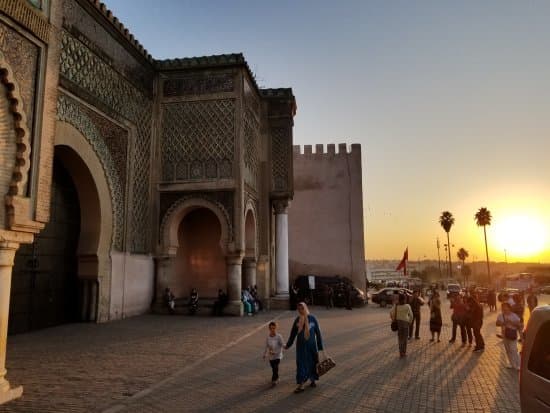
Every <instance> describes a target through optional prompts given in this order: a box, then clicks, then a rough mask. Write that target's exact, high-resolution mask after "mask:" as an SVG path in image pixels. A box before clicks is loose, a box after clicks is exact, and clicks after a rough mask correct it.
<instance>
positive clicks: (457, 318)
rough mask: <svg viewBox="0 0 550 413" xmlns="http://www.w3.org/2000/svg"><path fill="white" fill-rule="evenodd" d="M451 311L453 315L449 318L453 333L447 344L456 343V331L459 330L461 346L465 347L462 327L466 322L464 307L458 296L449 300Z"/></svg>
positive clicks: (464, 329) (464, 330)
mask: <svg viewBox="0 0 550 413" xmlns="http://www.w3.org/2000/svg"><path fill="white" fill-rule="evenodd" d="M451 309H452V310H453V315H452V316H451V321H452V322H453V332H452V336H451V339H450V340H449V343H451V344H452V343H454V342H455V341H456V329H457V327H458V328H460V338H461V339H462V345H463V346H464V345H466V327H465V325H464V323H465V321H466V307H465V306H464V303H463V302H462V298H461V297H460V296H456V297H454V298H453V299H452V300H451Z"/></svg>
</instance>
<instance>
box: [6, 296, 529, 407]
mask: <svg viewBox="0 0 550 413" xmlns="http://www.w3.org/2000/svg"><path fill="white" fill-rule="evenodd" d="M443 302H444V306H445V307H447V305H448V302H447V301H446V300H443ZM388 312H389V309H382V308H379V307H376V306H369V307H367V308H363V309H360V310H357V309H355V310H353V311H346V310H341V309H335V310H331V311H327V310H324V309H320V308H314V309H313V313H314V314H315V315H316V316H317V317H318V319H319V322H320V324H321V329H322V332H323V335H324V339H325V344H326V348H327V350H328V352H329V353H330V355H331V356H332V357H333V358H334V359H335V361H336V363H337V366H336V368H335V369H333V370H332V371H330V372H329V373H327V375H326V376H324V377H323V378H322V379H321V381H320V382H319V385H318V387H317V388H316V389H310V388H307V389H306V391H305V392H304V393H302V394H298V395H296V394H293V393H292V391H293V389H294V386H295V384H294V374H295V363H294V348H293V349H291V350H290V351H288V352H287V353H286V355H285V359H284V360H283V362H282V363H281V383H280V384H279V385H278V386H277V387H276V388H270V385H269V380H270V369H269V365H268V364H267V363H265V362H263V361H262V360H261V354H262V350H263V345H264V342H265V335H266V332H267V328H260V327H259V326H260V325H261V324H262V323H264V322H265V321H268V320H269V318H270V317H273V316H275V315H276V314H262V315H260V316H258V317H254V318H243V319H235V318H221V319H214V318H196V319H193V318H189V317H168V316H165V317H159V316H144V317H137V318H134V319H130V320H125V321H122V322H116V323H111V324H105V325H100V326H87V325H83V326H63V327H60V328H54V329H50V330H44V331H41V332H36V333H32V334H27V335H22V336H16V337H13V338H11V340H10V343H9V352H8V360H9V367H10V368H11V369H10V370H9V378H10V380H11V381H12V382H13V383H14V384H17V383H18V382H20V383H23V384H24V385H25V393H24V397H23V398H22V399H20V400H18V401H16V402H14V403H12V404H9V405H7V406H3V407H0V412H35V411H36V412H80V411H97V412H109V413H114V412H132V413H134V412H136V413H138V412H188V411H189V412H215V411H224V412H232V411H235V412H237V411H238V412H251V411H261V412H283V411H284V412H316V413H318V412H380V413H382V412H460V413H470V412H510V413H512V412H519V411H520V409H519V394H518V377H517V373H516V372H513V371H510V370H507V369H505V365H506V364H507V360H506V356H505V353H504V349H503V346H502V344H501V342H500V340H499V339H498V338H497V337H496V336H495V333H496V327H495V326H494V322H495V318H496V313H488V311H487V309H485V315H486V317H485V322H484V328H483V331H484V335H485V339H486V351H485V352H483V353H473V352H472V348H470V347H468V346H466V347H461V346H460V343H458V342H457V343H458V344H457V343H455V344H449V343H448V340H449V335H450V325H449V324H450V323H449V320H450V315H449V313H448V310H447V309H445V310H444V315H443V317H444V325H443V332H442V337H441V339H442V340H441V343H430V342H429V330H428V310H427V308H424V309H423V313H422V317H423V320H422V329H421V339H420V340H412V341H410V342H409V348H408V357H407V358H405V359H399V357H398V351H397V338H396V334H395V333H393V332H391V331H390V328H389V316H388ZM293 318H294V315H293V314H292V313H290V312H285V313H282V316H281V318H280V320H279V322H280V332H281V333H282V334H283V335H284V337H285V339H286V338H287V336H288V333H289V331H290V325H291V323H292V320H293ZM169 331H170V332H172V334H168V332H169ZM245 333H248V335H247V336H245V337H244V338H243V335H244V334H245ZM238 337H241V338H243V339H242V340H240V341H238V342H234V340H236V339H237V338H238ZM168 366H171V367H168Z"/></svg>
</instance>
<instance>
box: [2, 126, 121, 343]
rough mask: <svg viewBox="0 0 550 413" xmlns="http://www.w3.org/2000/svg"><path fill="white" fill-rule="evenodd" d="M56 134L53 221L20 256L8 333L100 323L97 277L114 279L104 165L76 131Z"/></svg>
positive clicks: (61, 128)
mask: <svg viewBox="0 0 550 413" xmlns="http://www.w3.org/2000/svg"><path fill="white" fill-rule="evenodd" d="M56 132H57V133H58V134H59V136H58V137H56V146H55V150H54V162H53V175H52V192H51V198H50V202H51V204H50V220H49V222H48V223H47V224H46V227H45V228H44V230H42V232H41V233H40V234H38V235H37V236H36V237H35V241H34V242H33V243H32V244H29V245H22V246H21V247H20V248H19V250H18V252H17V253H16V257H15V263H14V268H13V277H12V288H11V294H10V316H9V317H10V319H9V324H8V325H9V334H17V333H22V332H26V331H32V330H36V329H41V328H45V327H51V326H55V325H59V324H63V323H68V322H75V321H95V320H98V308H99V307H98V305H99V303H100V300H101V294H100V289H101V287H100V281H101V279H100V277H99V274H100V273H101V271H105V276H108V275H109V274H110V272H109V271H107V270H106V267H107V265H106V264H108V252H109V249H110V242H111V237H112V207H111V204H110V199H109V196H108V193H109V192H108V186H107V183H106V182H105V178H104V174H103V170H102V168H101V165H100V162H99V160H98V158H97V156H96V155H95V152H94V151H93V149H92V148H91V147H90V145H89V144H88V143H87V141H86V138H85V137H84V136H83V135H82V134H80V133H79V132H78V131H77V130H76V129H75V128H74V127H72V126H71V125H68V124H66V123H63V122H58V124H57V130H56ZM98 188H101V189H102V190H103V193H104V194H103V195H102V196H101V195H100V191H99V190H98ZM105 257H107V259H105ZM107 287H109V286H108V285H107ZM99 318H101V316H100V317H99Z"/></svg>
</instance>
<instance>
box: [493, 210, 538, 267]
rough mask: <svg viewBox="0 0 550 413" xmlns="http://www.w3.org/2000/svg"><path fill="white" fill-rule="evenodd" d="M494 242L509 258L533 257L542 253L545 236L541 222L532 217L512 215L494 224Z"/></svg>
mask: <svg viewBox="0 0 550 413" xmlns="http://www.w3.org/2000/svg"><path fill="white" fill-rule="evenodd" d="M495 241H496V243H497V245H498V247H499V249H500V250H501V251H503V250H506V252H507V254H508V256H509V257H512V258H528V257H535V256H537V255H538V254H540V253H541V252H543V251H544V248H545V244H546V241H547V234H546V229H545V226H544V224H543V222H542V220H539V219H537V218H536V217H533V216H526V215H514V216H509V217H506V218H503V219H502V220H501V221H500V222H499V223H496V224H495Z"/></svg>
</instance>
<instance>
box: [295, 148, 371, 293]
mask: <svg viewBox="0 0 550 413" xmlns="http://www.w3.org/2000/svg"><path fill="white" fill-rule="evenodd" d="M335 149H336V148H335V145H328V146H327V151H326V152H325V151H324V149H323V145H316V153H312V147H311V146H310V145H306V146H305V147H304V153H301V148H300V146H294V155H293V157H294V199H293V201H292V203H291V205H290V208H289V213H288V215H289V216H288V219H289V258H290V278H291V281H292V280H293V279H295V278H296V277H297V276H299V275H306V274H315V275H341V276H345V277H349V278H351V279H352V280H353V283H354V285H355V286H357V287H359V288H363V289H364V288H365V248H364V235H363V234H364V231H363V228H364V227H363V194H362V179H361V173H362V171H361V146H360V145H358V144H353V145H351V152H348V151H347V146H346V144H339V145H338V152H336V150H335Z"/></svg>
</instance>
